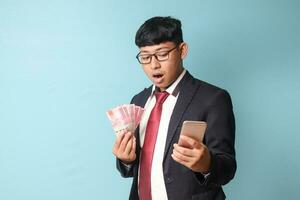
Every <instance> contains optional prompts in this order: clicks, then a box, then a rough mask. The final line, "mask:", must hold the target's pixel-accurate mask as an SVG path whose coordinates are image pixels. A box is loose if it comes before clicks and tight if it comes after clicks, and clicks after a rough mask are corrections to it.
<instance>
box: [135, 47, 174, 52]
mask: <svg viewBox="0 0 300 200" xmlns="http://www.w3.org/2000/svg"><path fill="white" fill-rule="evenodd" d="M168 48H169V47H160V48H158V49H155V51H154V53H156V52H158V51H160V50H162V49H166V50H168ZM140 53H150V52H149V51H145V50H144V51H140Z"/></svg>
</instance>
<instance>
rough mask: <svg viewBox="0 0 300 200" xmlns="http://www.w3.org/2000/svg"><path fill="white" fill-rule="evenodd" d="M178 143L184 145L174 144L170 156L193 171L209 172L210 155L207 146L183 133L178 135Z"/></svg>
mask: <svg viewBox="0 0 300 200" xmlns="http://www.w3.org/2000/svg"><path fill="white" fill-rule="evenodd" d="M179 143H180V144H184V145H182V146H180V145H178V144H174V149H173V154H172V155H171V156H172V158H173V159H174V160H175V161H176V162H178V163H180V164H182V165H184V166H186V167H187V168H189V169H191V170H193V171H194V172H200V173H209V169H210V163H211V155H210V152H209V150H208V148H207V147H206V146H205V145H204V144H203V143H201V142H198V141H197V140H195V139H193V138H190V137H188V136H185V135H180V138H179Z"/></svg>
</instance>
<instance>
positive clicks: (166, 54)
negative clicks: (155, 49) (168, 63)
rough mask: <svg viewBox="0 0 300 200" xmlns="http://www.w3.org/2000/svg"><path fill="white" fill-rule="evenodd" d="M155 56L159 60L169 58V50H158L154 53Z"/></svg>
mask: <svg viewBox="0 0 300 200" xmlns="http://www.w3.org/2000/svg"><path fill="white" fill-rule="evenodd" d="M156 58H157V60H159V61H164V60H168V58H169V52H167V51H166V52H160V53H157V54H156Z"/></svg>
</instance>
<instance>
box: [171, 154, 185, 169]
mask: <svg viewBox="0 0 300 200" xmlns="http://www.w3.org/2000/svg"><path fill="white" fill-rule="evenodd" d="M171 156H172V158H173V160H175V161H176V162H178V163H180V164H182V165H184V166H186V167H188V164H187V162H185V161H183V160H181V159H180V158H178V157H177V156H176V155H175V154H172V155H171Z"/></svg>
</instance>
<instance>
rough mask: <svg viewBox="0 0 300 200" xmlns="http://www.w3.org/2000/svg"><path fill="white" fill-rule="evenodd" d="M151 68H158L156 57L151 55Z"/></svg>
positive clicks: (158, 63)
mask: <svg viewBox="0 0 300 200" xmlns="http://www.w3.org/2000/svg"><path fill="white" fill-rule="evenodd" d="M150 64H151V69H158V68H160V62H159V61H158V60H157V58H156V57H155V56H154V55H153V56H152V59H151V63H150Z"/></svg>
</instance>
